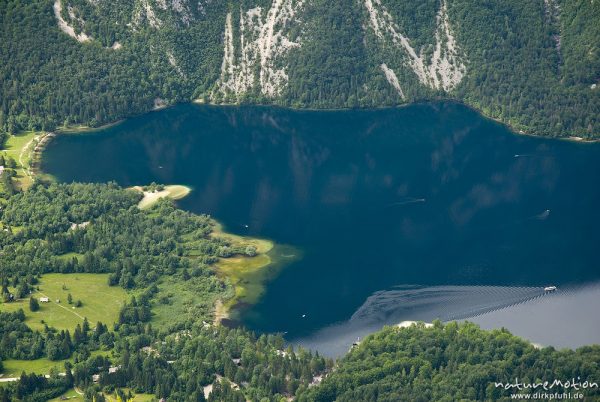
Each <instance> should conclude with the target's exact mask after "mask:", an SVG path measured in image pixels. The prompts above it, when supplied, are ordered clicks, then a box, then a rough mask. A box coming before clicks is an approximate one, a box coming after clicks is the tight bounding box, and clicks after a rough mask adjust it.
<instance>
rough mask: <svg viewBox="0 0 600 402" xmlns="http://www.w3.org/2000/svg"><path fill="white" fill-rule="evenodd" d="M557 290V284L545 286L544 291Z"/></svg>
mask: <svg viewBox="0 0 600 402" xmlns="http://www.w3.org/2000/svg"><path fill="white" fill-rule="evenodd" d="M555 290H556V286H546V287H545V288H544V292H554V291H555Z"/></svg>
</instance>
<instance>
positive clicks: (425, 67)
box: [0, 0, 600, 138]
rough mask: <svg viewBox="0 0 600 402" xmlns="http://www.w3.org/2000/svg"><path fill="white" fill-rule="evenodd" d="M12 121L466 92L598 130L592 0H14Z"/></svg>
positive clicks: (7, 5) (5, 59)
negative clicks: (198, 105)
mask: <svg viewBox="0 0 600 402" xmlns="http://www.w3.org/2000/svg"><path fill="white" fill-rule="evenodd" d="M0 18H1V20H2V29H1V31H0V78H1V79H0V85H1V88H0V96H1V104H0V130H1V131H2V132H7V131H8V132H14V131H18V130H21V129H36V130H39V129H45V130H52V129H54V128H55V127H57V126H62V125H63V124H65V123H67V124H73V123H83V124H87V125H91V126H94V125H98V124H102V123H106V122H110V121H114V120H117V119H119V118H122V117H126V116H130V115H132V114H136V113H141V112H144V111H147V110H150V109H152V108H153V107H155V106H160V105H163V104H170V103H174V102H181V101H190V100H193V99H202V100H204V101H208V102H215V103H241V102H242V103H243V102H246V103H266V104H278V105H284V106H293V107H307V108H309V107H310V108H340V107H378V106H393V105H401V104H406V103H410V102H415V101H421V100H430V99H439V98H444V99H456V100H459V101H462V102H465V103H466V104H468V105H471V106H473V107H475V108H477V109H479V110H481V111H482V112H483V113H484V114H486V115H488V116H490V117H493V118H497V119H499V120H501V121H504V122H506V123H509V124H511V125H512V126H513V127H514V128H516V129H518V130H523V131H524V132H527V133H532V134H537V135H547V136H568V135H578V136H582V137H588V138H591V137H596V136H598V135H600V120H599V117H598V116H600V88H598V83H599V80H600V47H599V46H598V43H600V30H599V28H598V24H597V21H598V19H600V4H599V3H598V2H590V1H587V0H577V1H563V0H546V1H544V0H536V1H533V2H530V1H522V0H510V1H500V0H486V1H474V0H427V1H423V2H418V4H415V3H414V2H409V1H406V0H340V1H336V2H330V1H325V0H302V1H300V0H272V1H271V0H253V1H250V0H228V1H211V0H199V1H197V0H194V1H192V0H180V1H167V0H135V1H122V0H102V1H88V0H32V1H23V0H7V1H3V2H1V3H0Z"/></svg>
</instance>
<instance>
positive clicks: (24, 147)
mask: <svg viewBox="0 0 600 402" xmlns="http://www.w3.org/2000/svg"><path fill="white" fill-rule="evenodd" d="M40 136H41V133H37V132H33V131H26V132H23V133H19V134H17V135H11V136H9V137H8V140H7V141H6V146H5V149H4V150H3V151H2V152H1V153H3V154H5V155H7V156H10V157H11V158H13V159H14V160H15V161H16V162H17V169H16V170H17V176H16V179H17V183H18V186H19V187H20V188H28V187H29V186H30V185H31V183H32V182H33V180H32V178H31V173H30V172H29V168H30V163H31V158H32V155H33V149H34V148H35V144H36V141H37V140H38V139H39V138H40Z"/></svg>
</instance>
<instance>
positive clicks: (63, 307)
mask: <svg viewBox="0 0 600 402" xmlns="http://www.w3.org/2000/svg"><path fill="white" fill-rule="evenodd" d="M38 293H39V294H41V295H42V296H44V297H47V298H48V300H50V301H52V298H50V296H48V295H45V294H43V293H42V292H38ZM55 304H56V305H57V306H58V307H60V308H62V309H65V310H67V311H68V312H69V313H72V314H75V315H76V316H77V317H79V318H81V320H85V317H82V316H81V315H80V314H78V313H76V312H74V311H72V310H69V309H68V308H66V307H65V306H62V305H61V304H60V303H55Z"/></svg>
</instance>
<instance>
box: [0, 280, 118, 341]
mask: <svg viewBox="0 0 600 402" xmlns="http://www.w3.org/2000/svg"><path fill="white" fill-rule="evenodd" d="M37 289H38V290H35V291H34V293H33V295H32V296H33V297H35V298H36V299H38V300H39V298H40V297H46V296H47V297H48V298H49V299H50V301H49V302H48V303H39V304H40V309H39V310H38V311H36V312H32V311H30V310H29V299H23V300H19V301H16V302H12V303H2V304H0V311H17V310H18V309H20V308H22V309H23V311H24V312H25V315H26V317H27V318H26V320H25V322H26V323H27V325H29V327H30V328H32V329H33V330H42V329H43V328H44V323H45V324H48V326H50V327H54V328H57V329H59V330H60V329H68V330H71V331H73V329H74V328H75V326H76V325H77V324H80V323H82V322H83V319H84V318H86V317H87V319H88V321H89V322H90V324H91V325H92V326H93V325H94V324H95V323H96V322H98V321H101V322H103V323H104V324H107V325H109V326H111V325H112V324H113V323H114V322H116V321H117V319H118V316H119V310H120V309H121V306H122V305H123V303H124V302H125V301H126V300H127V292H125V290H124V289H122V288H120V287H116V286H113V287H111V286H108V274H83V273H78V274H46V275H43V276H42V278H41V280H40V283H39V284H38V285H37ZM69 294H71V296H72V298H73V303H72V304H69V303H68V302H67V297H68V295H69ZM78 300H80V301H81V303H82V306H81V307H75V303H76V302H77V301H78Z"/></svg>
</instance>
